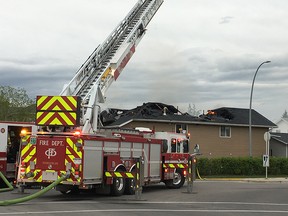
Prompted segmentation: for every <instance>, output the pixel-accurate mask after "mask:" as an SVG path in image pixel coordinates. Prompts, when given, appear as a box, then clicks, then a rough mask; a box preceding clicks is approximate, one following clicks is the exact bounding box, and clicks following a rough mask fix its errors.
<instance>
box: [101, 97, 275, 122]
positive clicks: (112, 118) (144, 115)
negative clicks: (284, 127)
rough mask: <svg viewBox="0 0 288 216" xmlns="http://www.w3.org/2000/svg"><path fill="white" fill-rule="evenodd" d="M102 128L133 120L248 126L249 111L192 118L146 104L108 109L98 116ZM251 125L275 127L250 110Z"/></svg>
mask: <svg viewBox="0 0 288 216" xmlns="http://www.w3.org/2000/svg"><path fill="white" fill-rule="evenodd" d="M100 120H101V122H102V124H103V126H121V125H125V124H126V123H128V122H130V121H133V120H137V121H139V120H141V121H143V120H145V121H161V122H172V121H173V122H179V123H184V122H185V123H187V124H188V123H189V124H193V123H195V124H228V125H248V124H249V109H242V108H230V107H222V108H218V109H214V110H208V112H207V113H206V114H202V115H200V116H192V115H189V114H188V113H182V112H180V111H179V110H178V109H177V108H175V107H174V106H172V105H167V104H163V103H156V102H148V103H143V105H142V106H137V107H136V108H134V109H131V110H124V109H108V110H105V111H103V112H102V113H101V114H100ZM252 125H256V126H259V127H275V126H276V125H275V124H274V123H273V122H271V121H270V120H268V119H267V118H265V117H264V116H262V115H261V114H259V113H258V112H256V111H255V110H252Z"/></svg>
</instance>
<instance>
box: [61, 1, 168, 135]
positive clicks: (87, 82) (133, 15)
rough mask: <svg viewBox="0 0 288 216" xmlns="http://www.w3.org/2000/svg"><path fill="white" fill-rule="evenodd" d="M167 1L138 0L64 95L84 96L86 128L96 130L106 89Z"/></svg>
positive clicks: (81, 68) (66, 88)
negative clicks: (100, 104)
mask: <svg viewBox="0 0 288 216" xmlns="http://www.w3.org/2000/svg"><path fill="white" fill-rule="evenodd" d="M163 1H164V0H145V1H143V0H138V2H137V3H136V4H135V6H134V7H133V8H132V9H131V10H130V12H129V13H128V15H127V16H126V17H125V18H124V19H123V20H122V21H121V22H120V24H119V25H118V26H117V27H116V28H115V29H114V30H113V31H112V33H111V34H110V35H109V36H108V37H107V38H106V40H105V41H104V42H103V43H102V44H101V45H99V46H98V47H97V48H96V49H95V50H94V51H93V53H92V54H91V55H90V56H89V57H88V59H87V60H86V61H85V62H84V64H83V65H82V66H81V67H80V69H79V70H78V71H77V72H76V74H75V76H74V77H73V79H72V80H71V81H70V83H68V84H67V85H65V86H64V88H63V90H62V92H61V93H60V95H62V96H69V95H72V96H80V97H81V99H82V107H83V109H82V110H83V113H82V125H83V128H82V131H83V132H87V133H88V132H91V129H92V130H93V131H92V132H95V131H96V130H97V124H98V121H97V119H98V112H99V107H98V106H97V104H98V103H104V101H105V97H104V95H105V92H106V91H107V89H108V88H109V86H110V85H111V83H112V82H113V81H114V80H116V79H117V77H118V76H119V74H120V72H121V71H122V69H123V68H124V67H125V65H126V63H127V62H128V61H129V59H130V58H131V56H132V55H133V53H134V52H135V47H136V46H137V45H138V43H139V42H140V40H141V39H142V37H143V36H144V34H145V30H146V26H147V25H148V23H149V22H150V20H151V19H152V17H153V16H154V14H155V13H156V12H157V10H158V9H159V7H160V6H161V4H162V3H163Z"/></svg>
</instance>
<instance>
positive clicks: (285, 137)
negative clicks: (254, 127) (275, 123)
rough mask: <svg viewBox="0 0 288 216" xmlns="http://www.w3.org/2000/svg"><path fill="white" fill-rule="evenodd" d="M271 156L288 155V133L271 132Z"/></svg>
mask: <svg viewBox="0 0 288 216" xmlns="http://www.w3.org/2000/svg"><path fill="white" fill-rule="evenodd" d="M270 134H271V139H270V142H269V144H270V147H269V150H270V152H269V154H270V156H275V157H285V158H287V157H288V133H273V132H272V133H270Z"/></svg>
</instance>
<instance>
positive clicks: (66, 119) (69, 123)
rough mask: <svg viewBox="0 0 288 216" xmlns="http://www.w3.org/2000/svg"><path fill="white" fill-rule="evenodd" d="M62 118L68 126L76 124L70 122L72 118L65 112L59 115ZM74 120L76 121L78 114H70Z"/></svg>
mask: <svg viewBox="0 0 288 216" xmlns="http://www.w3.org/2000/svg"><path fill="white" fill-rule="evenodd" d="M58 114H59V115H60V116H61V117H62V118H63V120H64V121H65V122H66V123H67V125H73V124H74V123H73V122H72V121H71V120H70V118H68V117H67V115H66V113H64V112H60V113H58ZM69 114H70V115H71V116H72V117H73V119H74V120H76V113H69Z"/></svg>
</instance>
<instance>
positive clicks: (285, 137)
mask: <svg viewBox="0 0 288 216" xmlns="http://www.w3.org/2000/svg"><path fill="white" fill-rule="evenodd" d="M270 134H271V139H274V140H277V141H279V142H282V143H284V144H286V145H288V133H274V132H273V133H270Z"/></svg>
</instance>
